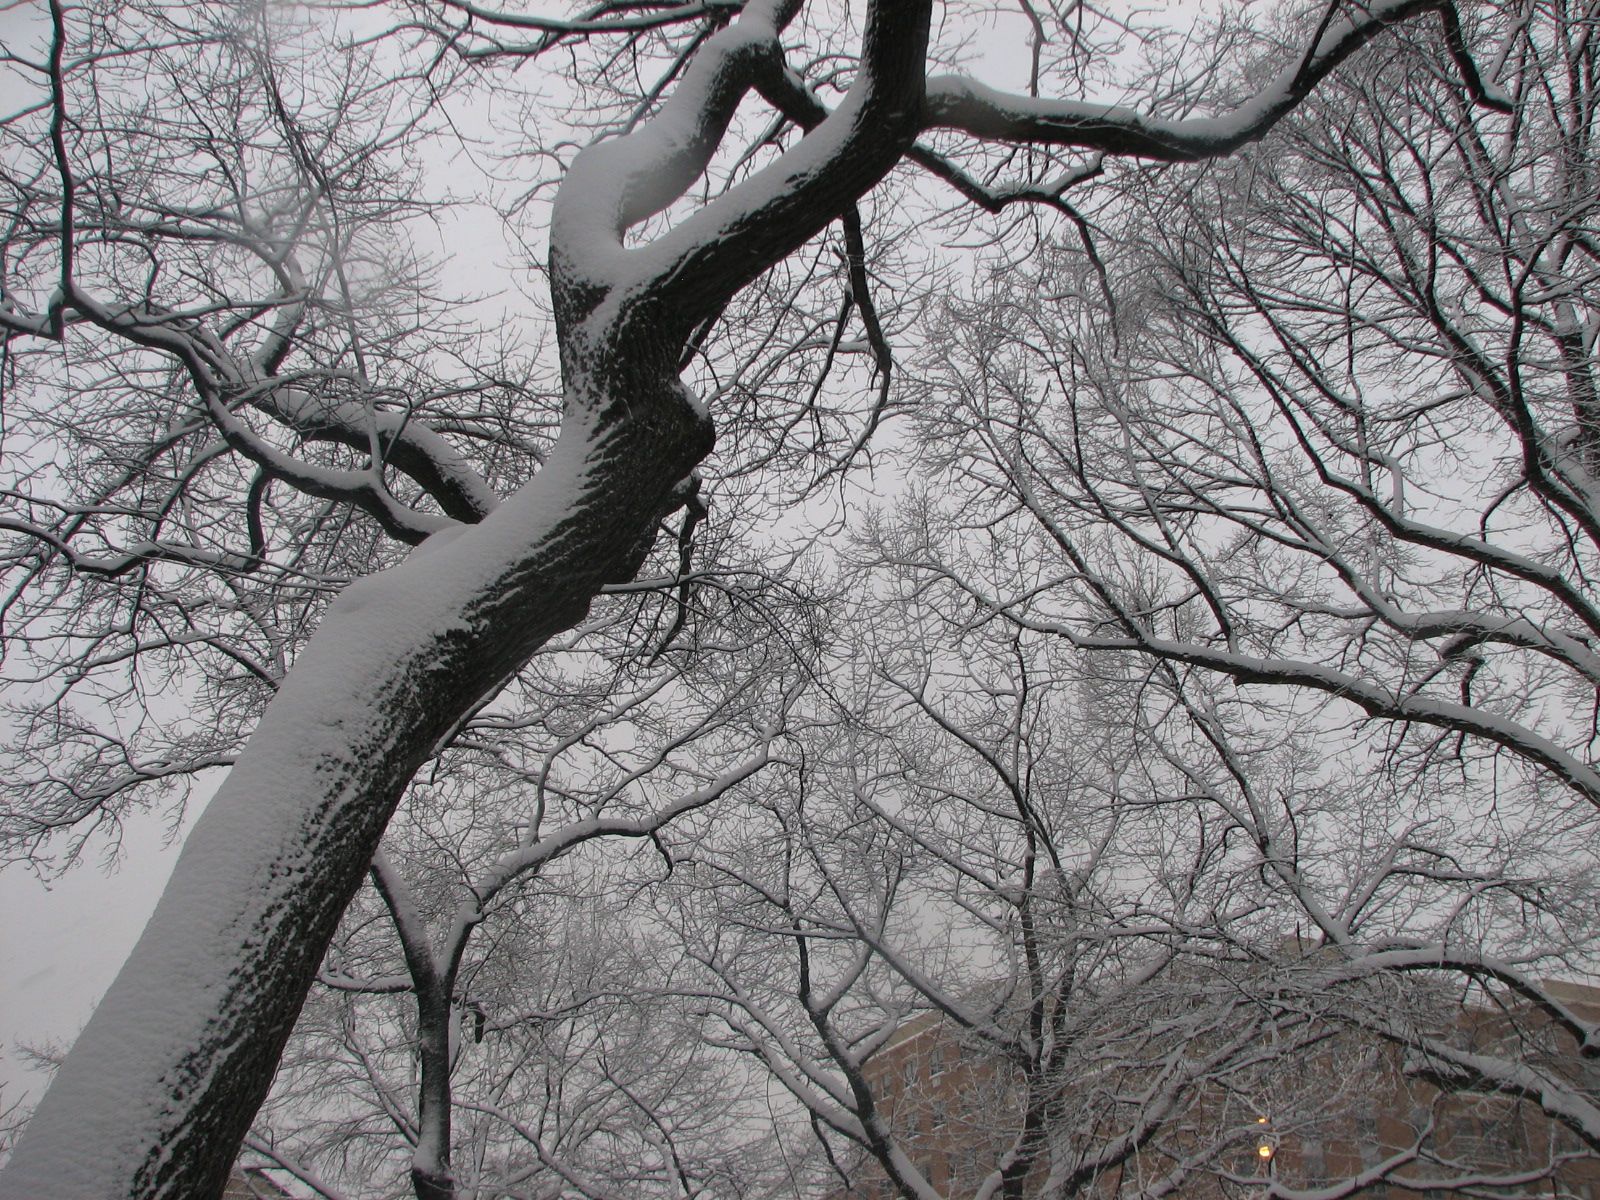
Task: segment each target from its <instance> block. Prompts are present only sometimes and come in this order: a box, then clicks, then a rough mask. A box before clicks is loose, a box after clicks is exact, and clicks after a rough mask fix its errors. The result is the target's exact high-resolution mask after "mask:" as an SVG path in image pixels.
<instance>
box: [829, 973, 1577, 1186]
mask: <svg viewBox="0 0 1600 1200" xmlns="http://www.w3.org/2000/svg"><path fill="white" fill-rule="evenodd" d="M1546 986H1547V991H1549V992H1550V993H1551V994H1553V995H1554V996H1555V997H1556V998H1557V999H1559V1000H1560V1001H1561V1002H1562V1003H1564V1004H1565V1005H1566V1006H1567V1008H1568V1009H1569V1010H1570V1011H1571V1012H1573V1013H1574V1014H1575V1015H1577V1016H1579V1017H1580V1018H1582V1019H1583V1020H1586V1021H1600V988H1595V987H1590V986H1586V985H1580V984H1571V983H1554V984H1549V985H1546ZM1453 1011H1454V1015H1453V1017H1452V1018H1450V1024H1451V1025H1452V1026H1453V1028H1449V1029H1448V1030H1447V1033H1448V1036H1449V1041H1450V1045H1452V1046H1454V1047H1456V1048H1459V1049H1462V1050H1464V1051H1467V1052H1469V1053H1486V1054H1487V1053H1502V1054H1508V1055H1521V1056H1523V1061H1530V1062H1537V1063H1538V1064H1539V1065H1540V1066H1542V1067H1543V1068H1544V1069H1546V1070H1551V1071H1559V1072H1562V1073H1564V1074H1565V1076H1566V1077H1568V1078H1570V1079H1572V1080H1573V1081H1574V1082H1575V1084H1576V1085H1577V1086H1578V1088H1579V1089H1580V1090H1581V1091H1582V1092H1584V1093H1586V1094H1587V1095H1588V1096H1589V1098H1590V1099H1591V1100H1594V1099H1600V1095H1597V1092H1600V1070H1597V1068H1596V1067H1595V1066H1593V1065H1591V1063H1592V1060H1590V1059H1586V1058H1584V1057H1582V1056H1581V1055H1580V1054H1579V1053H1578V1047H1577V1045H1576V1043H1575V1041H1574V1040H1573V1038H1572V1037H1571V1036H1570V1035H1569V1034H1568V1033H1567V1032H1566V1031H1565V1030H1561V1029H1556V1028H1553V1027H1552V1026H1551V1024H1550V1022H1549V1021H1547V1020H1545V1019H1544V1018H1543V1017H1542V1016H1541V1015H1540V1014H1539V1013H1537V1012H1536V1011H1534V1010H1532V1009H1531V1008H1530V1007H1529V1006H1528V1005H1526V1004H1525V1003H1522V1004H1519V1003H1512V1002H1509V1001H1507V1002H1503V1003H1501V1004H1499V1005H1497V1006H1491V1005H1489V1004H1487V1003H1483V1004H1475V1005H1459V1004H1458V1005H1456V1006H1455V1007H1454V1010H1453ZM1199 1057H1201V1058H1203V1055H1201V1056H1199ZM1429 1074H1430V1072H1429V1069H1428V1063H1427V1062H1426V1061H1425V1056H1421V1057H1419V1056H1418V1055H1417V1054H1416V1053H1415V1052H1412V1054H1411V1059H1410V1060H1409V1061H1408V1059H1407V1051H1405V1050H1404V1049H1402V1048H1401V1047H1400V1046H1397V1045H1396V1044H1394V1043H1392V1042H1390V1041H1387V1040H1385V1039H1381V1038H1378V1037H1377V1036H1375V1035H1372V1034H1364V1033H1361V1032H1359V1031H1356V1030H1354V1029H1350V1028H1339V1029H1334V1028H1331V1027H1329V1028H1326V1029H1324V1030H1323V1031H1322V1032H1320V1033H1319V1034H1318V1035H1317V1036H1316V1037H1314V1038H1308V1039H1307V1040H1306V1042H1305V1044H1304V1045H1302V1046H1301V1047H1300V1048H1298V1049H1297V1050H1295V1051H1294V1052H1292V1053H1291V1054H1289V1055H1288V1056H1287V1057H1285V1058H1284V1059H1283V1060H1282V1061H1279V1062H1275V1063H1274V1062H1273V1061H1272V1059H1271V1055H1269V1054H1263V1055H1261V1056H1260V1065H1259V1069H1258V1070H1257V1072H1256V1074H1255V1075H1254V1076H1252V1077H1251V1078H1253V1079H1254V1080H1255V1081H1256V1083H1257V1086H1256V1087H1254V1088H1251V1087H1243V1086H1239V1080H1240V1079H1241V1078H1243V1077H1242V1076H1239V1075H1228V1074H1226V1073H1223V1074H1219V1076H1218V1077H1217V1078H1216V1079H1211V1080H1206V1079H1201V1080H1198V1081H1196V1083H1195V1085H1194V1086H1193V1087H1192V1088H1190V1089H1189V1091H1188V1092H1187V1093H1186V1095H1185V1096H1184V1098H1183V1100H1182V1102H1181V1103H1178V1104H1175V1105H1173V1106H1172V1109H1171V1111H1170V1113H1168V1114H1167V1116H1166V1117H1165V1118H1164V1125H1165V1127H1164V1129H1163V1130H1162V1132H1161V1135H1160V1136H1159V1137H1156V1136H1152V1137H1151V1138H1149V1139H1148V1140H1147V1141H1145V1142H1143V1143H1142V1144H1138V1145H1135V1146H1131V1148H1130V1152H1129V1153H1128V1154H1127V1155H1125V1156H1124V1157H1123V1158H1122V1159H1121V1161H1118V1162H1116V1163H1115V1164H1112V1165H1108V1166H1107V1167H1106V1169H1104V1170H1089V1171H1082V1170H1079V1171H1077V1172H1076V1173H1074V1170H1073V1169H1072V1164H1075V1163H1082V1162H1084V1161H1088V1160H1090V1159H1092V1157H1093V1156H1092V1154H1091V1153H1090V1151H1092V1149H1093V1145H1094V1142H1095V1139H1096V1138H1099V1139H1102V1140H1101V1145H1104V1139H1109V1138H1113V1137H1116V1136H1119V1135H1120V1134H1123V1133H1125V1132H1126V1122H1125V1121H1124V1125H1123V1126H1118V1125H1116V1124H1115V1122H1110V1121H1108V1122H1103V1123H1102V1124H1101V1125H1099V1126H1098V1127H1096V1125H1095V1122H1094V1121H1093V1120H1086V1119H1084V1117H1085V1114H1086V1113H1088V1114H1089V1116H1091V1117H1092V1116H1093V1112H1092V1108H1088V1107H1083V1106H1080V1107H1079V1108H1077V1109H1075V1110H1074V1114H1073V1115H1074V1116H1075V1117H1076V1118H1078V1120H1077V1121H1076V1123H1075V1124H1074V1125H1073V1126H1072V1127H1070V1128H1065V1129H1055V1130H1052V1131H1050V1132H1049V1133H1048V1134H1047V1136H1046V1141H1047V1146H1046V1147H1045V1148H1043V1149H1042V1152H1041V1153H1040V1154H1039V1155H1037V1161H1036V1162H1035V1164H1034V1166H1033V1167H1032V1169H1031V1170H1029V1171H1027V1173H1026V1175H1025V1176H1019V1177H1018V1178H1016V1179H1014V1180H1013V1181H1012V1185H1011V1192H1010V1194H1012V1195H1020V1196H1024V1197H1029V1198H1032V1197H1035V1196H1038V1195H1040V1194H1041V1193H1042V1192H1043V1191H1044V1190H1045V1189H1044V1185H1045V1183H1046V1180H1047V1177H1048V1175H1049V1171H1050V1169H1051V1166H1052V1164H1054V1165H1055V1166H1056V1167H1057V1168H1058V1169H1059V1170H1062V1171H1063V1174H1062V1175H1061V1176H1060V1177H1058V1179H1057V1180H1056V1181H1055V1182H1057V1183H1060V1182H1061V1181H1062V1180H1064V1179H1069V1180H1070V1181H1071V1182H1070V1186H1069V1187H1068V1188H1067V1189H1066V1191H1065V1192H1064V1193H1063V1194H1067V1195H1073V1194H1080V1195H1085V1196H1096V1197H1108V1198H1109V1197H1112V1196H1117V1195H1128V1194H1138V1193H1144V1194H1150V1193H1151V1192H1152V1191H1153V1192H1154V1193H1155V1194H1157V1195H1164V1196H1171V1197H1173V1198H1174V1200H1222V1198H1224V1197H1235V1196H1239V1197H1245V1196H1251V1195H1255V1194H1261V1193H1263V1192H1265V1191H1266V1190H1267V1189H1268V1186H1269V1185H1273V1184H1275V1185H1276V1186H1277V1188H1278V1189H1279V1194H1283V1193H1287V1192H1321V1198H1322V1200H1338V1198H1340V1197H1343V1196H1346V1195H1352V1194H1359V1195H1361V1196H1363V1197H1372V1198H1375V1200H1387V1198H1392V1200H1409V1198H1411V1197H1418V1198H1422V1197H1425V1198H1426V1200H1439V1198H1440V1197H1442V1196H1444V1195H1446V1194H1449V1193H1450V1192H1452V1191H1454V1192H1461V1191H1463V1190H1464V1191H1465V1193H1466V1194H1473V1195H1481V1196H1487V1195H1492V1196H1495V1197H1500V1198H1506V1197H1517V1196H1528V1197H1533V1196H1550V1197H1571V1198H1573V1200H1600V1151H1597V1150H1595V1149H1594V1148H1592V1147H1588V1146H1586V1145H1585V1144H1584V1143H1583V1142H1582V1141H1581V1140H1580V1139H1579V1138H1578V1137H1577V1136H1576V1135H1575V1134H1574V1133H1572V1132H1571V1131H1570V1130H1569V1129H1567V1128H1566V1127H1565V1126H1563V1125H1561V1124H1558V1123H1557V1122H1555V1121H1553V1120H1551V1119H1550V1118H1549V1117H1548V1116H1546V1115H1545V1114H1544V1113H1543V1112H1542V1111H1541V1110H1540V1109H1539V1108H1538V1107H1537V1106H1536V1105H1534V1104H1533V1103H1531V1102H1528V1101H1525V1100H1519V1099H1517V1098H1515V1097H1513V1096H1510V1095H1507V1094H1503V1093H1495V1092H1492V1091H1491V1092H1489V1093H1488V1094H1478V1093H1473V1094H1465V1093H1462V1092H1457V1091H1452V1090H1448V1089H1445V1090H1441V1088H1440V1086H1438V1075H1437V1073H1436V1072H1435V1073H1434V1077H1433V1078H1432V1079H1430V1078H1429ZM867 1078H868V1080H869V1082H870V1083H871V1085H872V1089H873V1092H874V1094H875V1096H876V1098H877V1103H878V1108H879V1111H880V1113H881V1114H882V1115H883V1116H884V1117H885V1119H886V1120H887V1123H888V1124H889V1125H890V1127H891V1128H892V1129H893V1130H894V1132H895V1136H896V1138H897V1140H898V1142H899V1145H900V1146H901V1147H902V1148H903V1149H904V1150H905V1151H906V1152H907V1154H908V1156H909V1157H910V1159H911V1160H912V1162H914V1163H915V1164H916V1166H917V1168H918V1170H920V1171H921V1172H922V1173H923V1175H924V1176H925V1177H926V1178H927V1179H928V1181H929V1182H930V1183H931V1184H932V1185H933V1186H934V1187H935V1188H936V1189H938V1190H939V1191H940V1192H941V1193H942V1194H943V1195H945V1196H948V1197H952V1198H955V1197H964V1196H971V1195H973V1194H974V1193H975V1192H976V1191H977V1189H978V1188H979V1186H980V1185H981V1184H982V1183H983V1182H984V1180H985V1179H987V1178H989V1177H990V1176H991V1175H992V1173H993V1172H994V1171H995V1170H996V1169H997V1167H998V1165H999V1164H1000V1162H1001V1161H1002V1160H1003V1158H1004V1156H1005V1155H1006V1153H1007V1151H1008V1149H1009V1148H1011V1147H1012V1146H1013V1145H1014V1144H1015V1143H1016V1140H1017V1134H1018V1132H1019V1129H1020V1127H1021V1112H1022V1101H1021V1098H1020V1096H1019V1088H1018V1083H1017V1072H1016V1071H1015V1070H1014V1069H1013V1068H1011V1067H1009V1066H1008V1065H1007V1064H1005V1063H1003V1062H1001V1061H998V1060H997V1059H996V1058H994V1057H993V1056H988V1055H985V1054H984V1053H983V1052H982V1051H981V1050H978V1049H975V1048H974V1046H973V1045H972V1044H971V1043H970V1041H966V1040H964V1039H963V1038H961V1037H959V1036H957V1033H956V1028H955V1026H954V1025H952V1024H951V1023H949V1022H947V1021H946V1020H945V1019H944V1018H943V1017H941V1016H940V1015H939V1014H924V1015H923V1016H920V1017H917V1018H915V1019H914V1020H911V1021H908V1022H907V1023H906V1024H905V1025H904V1026H902V1027H901V1029H899V1030H898V1031H897V1032H896V1033H895V1035H894V1036H893V1037H892V1038H891V1039H890V1040H889V1041H888V1042H887V1043H886V1044H885V1046H884V1047H883V1049H882V1050H880V1051H879V1053H878V1054H877V1055H875V1056H874V1057H873V1059H872V1061H871V1063H870V1065H869V1067H868V1069H867ZM1144 1083H1145V1080H1144V1079H1143V1078H1142V1077H1136V1072H1135V1071H1133V1070H1132V1069H1130V1070H1129V1071H1127V1072H1125V1073H1123V1074H1122V1075H1120V1076H1119V1072H1118V1070H1117V1069H1116V1068H1106V1069H1104V1070H1102V1071H1101V1072H1100V1073H1098V1074H1093V1075H1091V1076H1090V1077H1082V1076H1079V1077H1073V1078H1071V1079H1069V1080H1067V1081H1065V1082H1064V1083H1063V1085H1062V1086H1063V1090H1067V1089H1077V1090H1079V1091H1080V1092H1082V1093H1085V1094H1087V1093H1093V1092H1102V1093H1105V1094H1106V1095H1113V1094H1115V1093H1117V1092H1119V1091H1123V1092H1127V1093H1130V1094H1133V1093H1137V1091H1138V1089H1139V1088H1140V1087H1142V1086H1144ZM1275 1101H1277V1102H1281V1107H1279V1103H1275ZM1112 1107H1113V1106H1111V1105H1107V1106H1106V1111H1107V1112H1108V1113H1109V1112H1110V1111H1111V1108H1112ZM1132 1140H1134V1141H1136V1140H1137V1139H1132ZM1063 1164H1067V1165H1066V1167H1063ZM1408 1183H1409V1184H1410V1185H1411V1186H1407V1184H1408ZM1463 1185H1465V1186H1464V1187H1463ZM993 1194H994V1195H995V1196H996V1198H997V1200H999V1198H1000V1197H1002V1196H1003V1195H1005V1194H1006V1193H1005V1192H1003V1191H1002V1190H1001V1189H998V1188H997V1189H995V1191H994V1193H993ZM894 1195H898V1192H897V1191H896V1189H894V1188H893V1187H892V1186H891V1185H890V1184H889V1181H888V1179H887V1177H886V1175H885V1173H884V1171H883V1170H882V1168H881V1167H880V1166H879V1165H878V1163H877V1162H876V1161H875V1160H874V1159H872V1158H871V1157H870V1156H865V1155H864V1156H862V1158H861V1160H860V1161H859V1162H858V1163H857V1165H856V1167H855V1169H854V1171H853V1172H852V1177H851V1181H850V1183H849V1185H848V1186H847V1187H845V1188H841V1189H840V1190H839V1191H837V1192H836V1193H835V1198H836V1200H842V1198H843V1197H846V1196H849V1197H860V1198H861V1200H887V1198H888V1197H890V1196H894Z"/></svg>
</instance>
